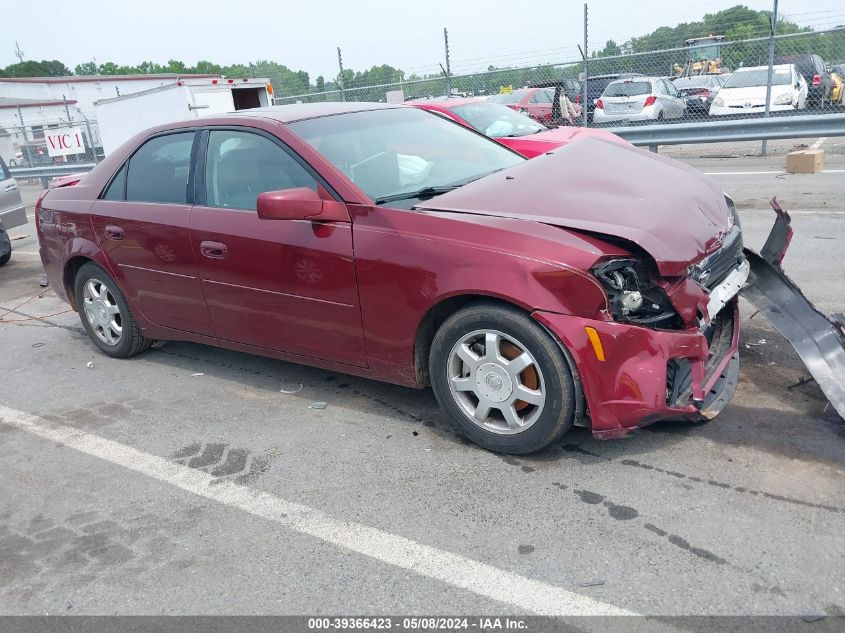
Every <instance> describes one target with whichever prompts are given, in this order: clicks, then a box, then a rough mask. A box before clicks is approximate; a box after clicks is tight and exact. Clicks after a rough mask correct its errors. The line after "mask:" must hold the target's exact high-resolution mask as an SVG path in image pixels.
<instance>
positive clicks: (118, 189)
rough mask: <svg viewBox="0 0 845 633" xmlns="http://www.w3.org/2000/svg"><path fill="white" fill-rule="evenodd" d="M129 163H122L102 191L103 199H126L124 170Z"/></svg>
mask: <svg viewBox="0 0 845 633" xmlns="http://www.w3.org/2000/svg"><path fill="white" fill-rule="evenodd" d="M128 164H129V163H124V164H123V167H121V168H120V171H119V172H117V176H115V177H114V180H112V181H111V184H110V185H109V186H108V189H106V191H105V193H103V200H126V170H127V166H128Z"/></svg>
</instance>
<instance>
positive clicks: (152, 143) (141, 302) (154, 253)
mask: <svg viewBox="0 0 845 633" xmlns="http://www.w3.org/2000/svg"><path fill="white" fill-rule="evenodd" d="M196 135H197V133H196V132H194V131H187V132H175V133H168V134H163V135H161V136H155V137H153V138H151V139H150V140H148V141H147V142H146V143H144V144H143V145H142V146H141V147H140V148H139V149H138V150H137V151H136V152H135V153H134V154H133V155H132V157H131V158H130V159H129V160H128V161H127V162H126V163H125V164H124V165H123V167H122V168H121V169H120V171H119V172H118V173H117V175H116V176H115V178H114V180H112V182H111V183H110V184H109V186H108V187H107V188H106V191H105V192H104V193H103V195H102V196H101V197H100V199H99V200H97V201H96V202H94V205H93V207H92V208H91V217H92V222H93V224H94V230H95V232H96V234H97V238H98V239H99V242H100V246H101V247H102V249H103V252H104V253H105V254H106V258H107V259H108V260H109V263H110V264H111V266H112V270H113V272H114V274H115V276H116V278H117V281H118V283H119V284H120V286H121V288H122V289H123V291H124V292H125V293H126V295H127V297H128V298H129V300H130V301H131V302H132V303H133V306H134V307H135V309H137V310H139V311H140V312H141V314H143V315H144V316H145V317H146V318H147V319H149V320H150V321H152V322H153V323H156V324H158V325H162V326H165V327H170V328H175V329H177V330H184V331H186V332H194V333H196V334H203V335H209V336H213V329H212V327H211V319H210V317H209V315H208V308H207V307H206V305H205V297H203V294H202V285H201V283H200V281H199V278H198V276H197V267H196V264H195V263H194V255H193V253H192V251H191V236H190V232H189V228H188V222H189V218H190V215H191V204H190V200H189V196H188V181H189V173H190V169H191V151H192V147H193V143H194V137H195V136H196Z"/></svg>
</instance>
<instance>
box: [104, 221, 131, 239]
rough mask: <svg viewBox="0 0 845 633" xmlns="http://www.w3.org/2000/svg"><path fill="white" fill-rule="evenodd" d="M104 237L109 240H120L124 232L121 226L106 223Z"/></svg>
mask: <svg viewBox="0 0 845 633" xmlns="http://www.w3.org/2000/svg"><path fill="white" fill-rule="evenodd" d="M105 232H106V237H107V238H109V239H110V240H122V239H123V237H124V235H125V234H126V233H125V232H124V230H123V227H120V226H115V225H114V224H106V228H105Z"/></svg>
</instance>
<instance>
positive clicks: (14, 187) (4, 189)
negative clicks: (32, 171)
mask: <svg viewBox="0 0 845 633" xmlns="http://www.w3.org/2000/svg"><path fill="white" fill-rule="evenodd" d="M17 188H18V186H17V185H16V184H15V183H12V184H11V185H6V186H5V187H4V188H3V191H14V190H15V189H17Z"/></svg>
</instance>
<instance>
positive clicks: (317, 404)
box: [308, 402, 328, 409]
mask: <svg viewBox="0 0 845 633" xmlns="http://www.w3.org/2000/svg"><path fill="white" fill-rule="evenodd" d="M327 405H328V403H327V402H312V403H311V404H309V405H308V408H309V409H325V408H326V406H327Z"/></svg>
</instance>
